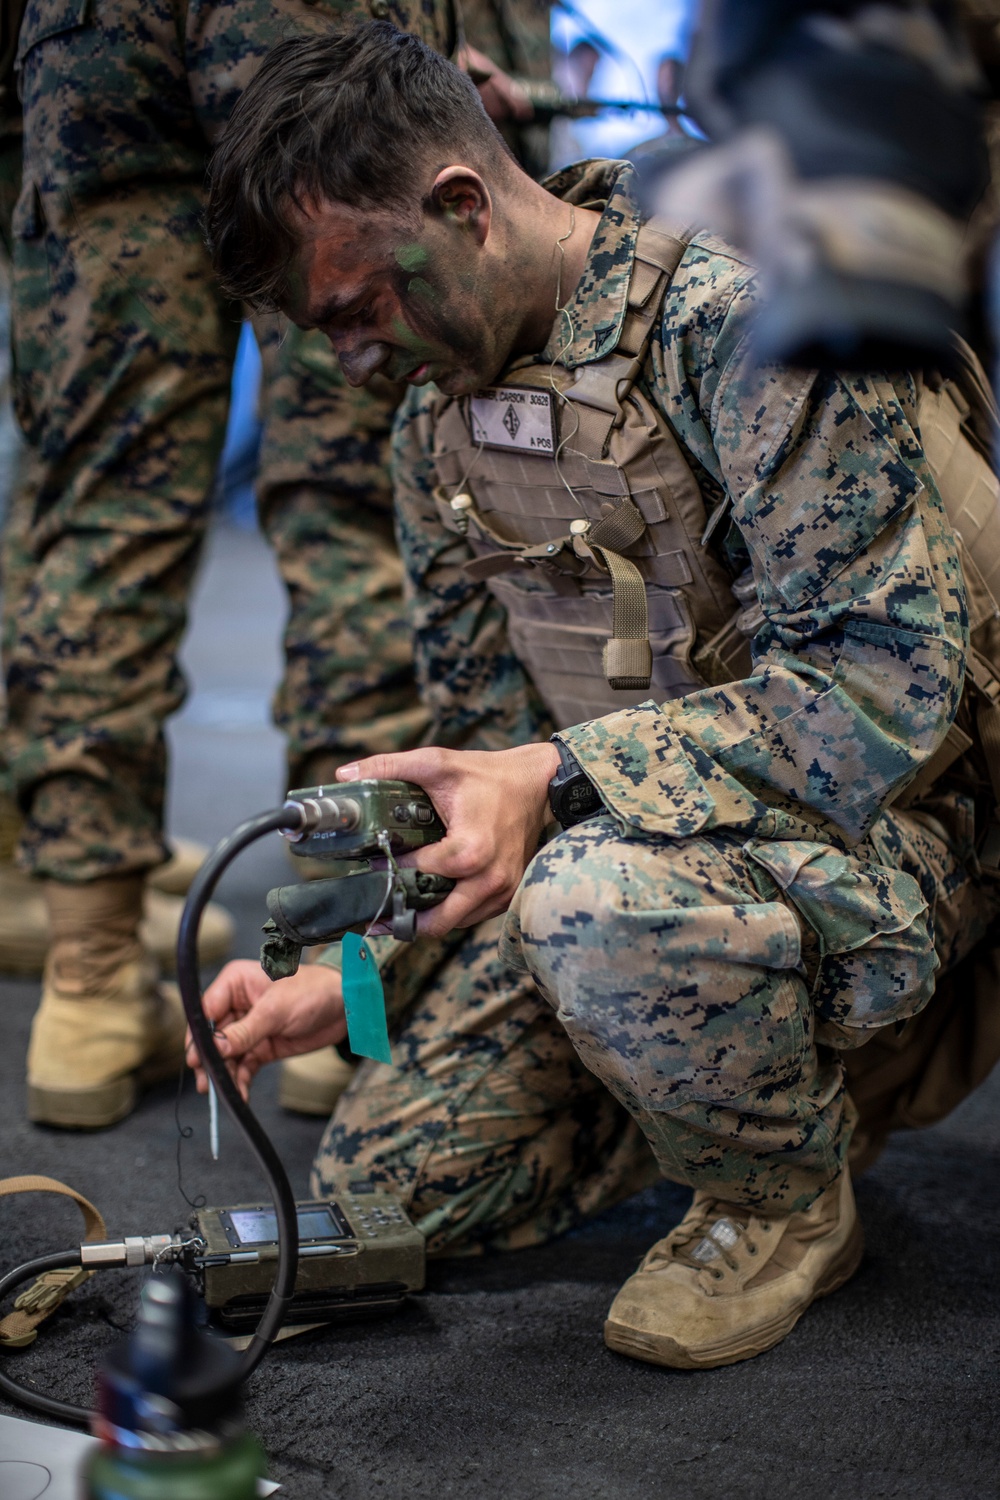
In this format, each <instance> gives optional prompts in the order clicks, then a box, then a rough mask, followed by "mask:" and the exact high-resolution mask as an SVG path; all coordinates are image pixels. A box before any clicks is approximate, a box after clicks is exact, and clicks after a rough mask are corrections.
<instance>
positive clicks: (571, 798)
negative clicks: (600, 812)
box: [560, 776, 604, 818]
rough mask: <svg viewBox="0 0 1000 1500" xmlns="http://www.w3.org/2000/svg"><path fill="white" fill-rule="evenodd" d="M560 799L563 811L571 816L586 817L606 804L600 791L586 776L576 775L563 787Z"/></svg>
mask: <svg viewBox="0 0 1000 1500" xmlns="http://www.w3.org/2000/svg"><path fill="white" fill-rule="evenodd" d="M560 801H561V802H562V805H563V811H564V812H565V813H566V815H567V816H568V817H570V818H586V817H587V816H588V814H590V813H592V812H596V811H597V809H598V808H599V807H602V806H603V805H604V804H603V803H602V801H601V794H600V792H599V791H598V790H597V788H596V786H595V785H594V783H593V782H592V781H590V780H589V779H588V778H587V777H586V776H580V777H579V778H577V777H574V779H573V780H572V781H570V782H568V783H567V785H566V786H565V787H564V788H563V794H562V797H561V798H560Z"/></svg>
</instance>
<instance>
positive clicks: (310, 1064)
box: [278, 1047, 355, 1116]
mask: <svg viewBox="0 0 1000 1500" xmlns="http://www.w3.org/2000/svg"><path fill="white" fill-rule="evenodd" d="M354 1071H355V1070H354V1064H353V1063H347V1062H345V1061H344V1059H343V1058H342V1057H341V1055H340V1053H339V1052H338V1051H337V1049H336V1047H321V1048H320V1049H319V1051H318V1052H304V1053H303V1054H302V1056H301V1057H287V1058H286V1059H285V1061H284V1062H283V1063H282V1064H281V1081H280V1083H279V1084H278V1103H279V1104H280V1105H281V1107H282V1109H290V1110H293V1111H294V1113H295V1114H299V1115H324V1116H329V1115H332V1114H333V1107H334V1105H335V1104H336V1102H337V1100H338V1099H339V1098H340V1096H341V1094H342V1093H343V1092H344V1090H345V1089H346V1087H347V1085H348V1084H349V1083H350V1081H351V1079H352V1078H353V1077H354Z"/></svg>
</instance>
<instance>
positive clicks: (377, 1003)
mask: <svg viewBox="0 0 1000 1500" xmlns="http://www.w3.org/2000/svg"><path fill="white" fill-rule="evenodd" d="M340 971H341V979H342V981H343V986H344V1010H345V1011H346V1012H347V1040H348V1041H349V1042H350V1044H351V1051H352V1052H356V1053H357V1054H358V1056H359V1057H371V1058H374V1060H375V1062H384V1063H391V1062H392V1053H391V1051H390V1050H389V1032H388V1030H387V1028H386V1024H385V991H384V990H383V988H382V976H381V974H380V973H379V971H378V964H377V963H376V962H375V960H374V958H372V954H371V949H370V948H369V946H368V944H367V943H366V942H365V940H364V938H363V937H360V936H359V935H358V933H356V932H345V933H344V937H343V940H342V942H341V966H340Z"/></svg>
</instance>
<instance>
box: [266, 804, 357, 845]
mask: <svg viewBox="0 0 1000 1500" xmlns="http://www.w3.org/2000/svg"><path fill="white" fill-rule="evenodd" d="M282 811H283V812H286V813H287V814H288V815H289V822H290V823H291V819H292V818H293V817H294V818H296V819H297V822H296V823H294V824H291V826H290V827H288V828H282V830H281V836H282V838H286V839H287V840H288V842H289V843H290V844H297V843H298V842H299V840H300V839H304V838H308V837H309V835H310V834H313V833H354V832H355V831H356V829H357V828H358V827H359V826H360V823H361V805H360V803H358V802H356V801H355V800H354V798H353V797H303V798H302V799H301V800H298V799H297V798H294V797H289V799H288V801H287V802H286V803H285V805H284V807H283V809H282Z"/></svg>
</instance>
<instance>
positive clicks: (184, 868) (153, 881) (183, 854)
mask: <svg viewBox="0 0 1000 1500" xmlns="http://www.w3.org/2000/svg"><path fill="white" fill-rule="evenodd" d="M167 848H168V849H169V850H170V858H169V859H168V860H167V862H166V864H165V865H157V867H156V869H155V870H150V872H149V874H148V875H147V876H146V883H147V884H148V885H150V886H151V887H152V888H153V890H154V891H163V892H165V894H166V895H168V896H186V895H187V893H188V891H189V890H190V889H191V882H192V881H193V880H194V877H195V876H196V875H197V873H198V871H199V870H200V869H201V867H202V865H203V864H204V863H205V861H206V859H207V858H208V847H207V845H205V844H196V843H195V841H194V839H175V838H169V839H167Z"/></svg>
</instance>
